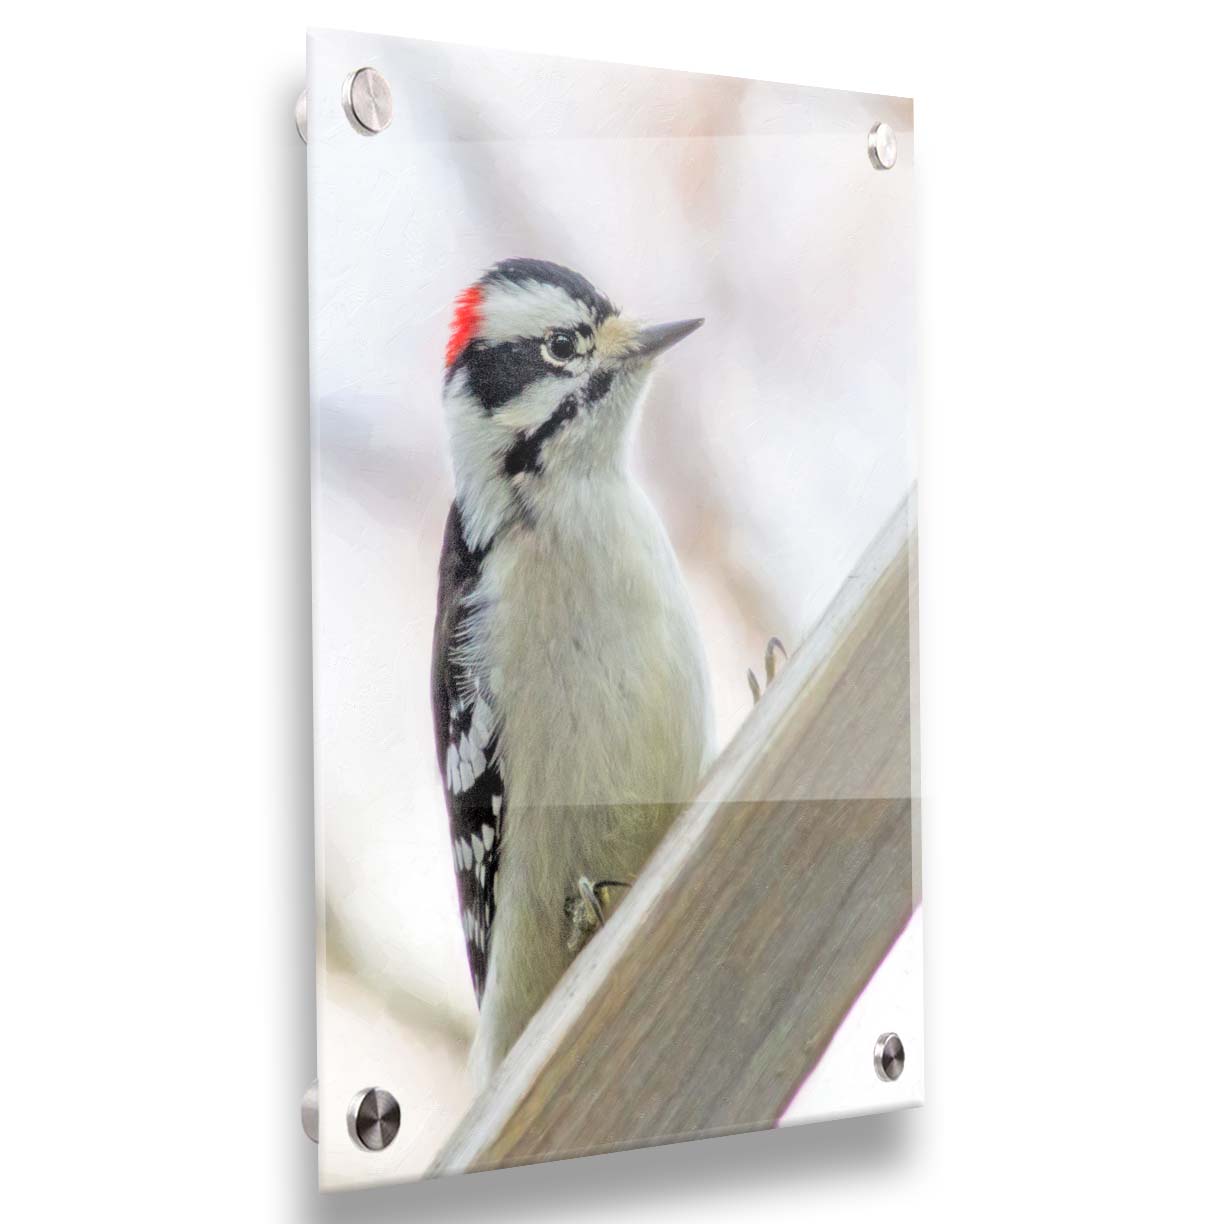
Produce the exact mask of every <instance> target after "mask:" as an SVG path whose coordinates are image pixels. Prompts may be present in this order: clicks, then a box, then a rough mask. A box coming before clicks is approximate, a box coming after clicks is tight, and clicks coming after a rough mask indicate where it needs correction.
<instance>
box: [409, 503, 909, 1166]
mask: <svg viewBox="0 0 1224 1224" xmlns="http://www.w3.org/2000/svg"><path fill="white" fill-rule="evenodd" d="M913 542H914V541H913V536H912V535H911V533H910V531H909V528H908V516H907V508H906V506H902V507H901V508H900V510H899V511H898V513H897V515H895V516H894V518H893V520H892V521H891V522H890V524H889V525H888V526H887V527H886V528H885V530H884V532H882V533H881V536H880V537H879V539H878V540H877V542H876V544H875V545H874V546H873V548H872V549H871V550H869V552H868V553H867V554H866V555H865V556H864V559H863V561H862V562H861V563H860V565H859V566H858V567H856V570H855V572H854V574H852V575H851V578H850V579H849V580H848V581H847V583H846V585H845V587H844V588H843V591H842V593H841V594H840V595H839V597H838V599H837V600H835V601H834V604H833V605H832V607H831V608H830V610H829V612H828V613H827V614H826V616H825V617H824V618H823V619H822V622H821V624H820V625H819V626H817V628H816V630H815V631H814V632H813V633H812V634H811V635H810V636H809V637H808V639H806V640H805V642H804V643H803V644H802V646H801V647H800V648H799V649H798V650H797V651H796V652H795V653H794V656H793V658H792V659H791V661H790V663H789V664H788V666H787V667H786V669H785V670H784V671H783V672H782V673H781V675H779V677H778V678H777V680H776V681H775V683H774V684H773V685H772V686H771V687H770V689H769V690H767V692H766V694H765V696H764V697H763V699H762V701H761V703H760V705H759V706H758V707H757V708H756V710H754V712H753V715H752V716H751V717H750V718H749V719H748V720H747V722H746V723H745V725H744V727H743V728H742V729H741V731H740V733H739V734H738V735H737V736H736V737H735V739H734V740H733V741H732V743H731V744H730V745H729V746H728V748H727V750H726V751H725V752H724V753H723V755H722V756H721V757H720V759H719V760H718V761H717V762H716V763H715V765H714V767H713V769H712V770H711V772H710V775H709V777H708V778H707V780H706V782H705V784H704V785H703V787H702V791H701V794H700V796H699V797H698V799H697V801H696V802H695V803H694V804H693V805H692V807H691V808H690V809H689V810H688V811H687V812H686V813H685V814H684V815H683V816H682V817H681V819H680V820H679V821H678V822H677V824H676V827H675V828H674V829H673V830H672V832H671V833H670V834H669V836H668V838H667V839H666V840H665V842H664V843H663V845H662V846H660V848H659V850H658V852H657V853H656V855H655V856H654V857H653V858H652V860H651V862H650V864H649V865H648V867H647V869H646V871H645V872H644V873H643V875H642V877H641V878H640V879H639V880H638V882H637V883H636V884H635V885H634V887H633V888H632V889H631V890H630V891H629V894H628V896H627V898H626V900H625V902H624V904H622V905H621V907H620V908H619V910H618V911H617V913H616V914H615V915H613V917H612V920H611V921H610V922H609V923H608V925H607V927H606V928H604V930H602V931H601V932H600V933H599V935H598V937H597V938H596V939H595V940H593V941H592V943H591V945H590V946H589V947H588V948H587V949H586V950H585V951H584V953H583V954H582V956H580V957H579V958H578V960H577V961H576V962H575V964H574V966H573V967H572V968H571V970H570V972H569V973H568V974H567V975H566V977H565V978H564V979H563V980H562V982H561V983H560V984H559V985H558V987H557V989H556V990H555V991H554V993H553V995H552V996H551V997H550V999H549V1000H548V1002H547V1003H546V1004H545V1006H544V1008H542V1009H541V1011H540V1013H539V1014H538V1015H537V1016H536V1017H535V1019H534V1020H533V1021H532V1023H531V1025H530V1026H529V1027H528V1029H527V1031H526V1032H525V1033H524V1035H523V1038H522V1039H521V1040H520V1042H519V1044H518V1045H517V1046H516V1047H515V1049H514V1050H513V1051H512V1053H511V1055H510V1057H509V1058H508V1059H507V1060H506V1063H505V1064H504V1066H503V1067H502V1069H501V1071H500V1072H499V1074H498V1075H497V1077H496V1078H495V1080H494V1082H493V1083H492V1084H491V1085H490V1087H489V1089H488V1090H487V1091H486V1093H485V1094H484V1095H483V1096H482V1097H481V1098H480V1099H478V1100H477V1101H476V1103H475V1104H474V1105H473V1107H472V1109H471V1110H470V1111H469V1113H468V1115H467V1117H466V1118H465V1119H464V1120H463V1122H462V1123H461V1124H460V1126H459V1127H458V1129H457V1130H456V1132H455V1134H454V1135H453V1136H452V1137H451V1139H450V1141H449V1142H448V1143H447V1145H446V1147H445V1148H444V1149H443V1151H442V1153H441V1154H440V1155H439V1157H438V1158H437V1160H436V1161H435V1164H434V1167H433V1169H432V1170H431V1172H433V1173H435V1174H437V1173H446V1172H457V1171H462V1170H475V1169H484V1168H492V1167H500V1166H504V1165H511V1164H520V1163H524V1162H528V1161H539V1160H549V1159H558V1158H562V1157H566V1156H575V1155H580V1154H589V1153H593V1152H602V1151H610V1150H616V1149H619V1148H625V1147H635V1146H640V1145H642V1144H651V1143H665V1142H670V1141H674V1140H678V1139H688V1138H696V1137H699V1136H703V1135H712V1134H722V1133H726V1132H729V1131H739V1130H746V1129H752V1128H760V1127H768V1126H771V1125H773V1124H774V1122H775V1121H776V1120H777V1118H778V1117H779V1116H780V1115H781V1114H782V1112H783V1111H784V1109H785V1107H786V1104H787V1102H788V1101H789V1100H790V1098H791V1097H792V1095H793V1094H794V1092H795V1091H796V1090H797V1088H798V1086H799V1084H800V1083H801V1082H802V1081H803V1079H804V1078H805V1077H806V1076H807V1074H808V1073H809V1072H810V1070H811V1068H812V1067H813V1066H814V1065H815V1064H816V1062H818V1061H819V1059H820V1057H821V1055H822V1054H823V1052H824V1050H825V1048H826V1047H827V1046H828V1044H829V1041H830V1040H831V1039H832V1037H833V1034H834V1033H835V1031H836V1029H837V1027H838V1025H839V1024H840V1023H841V1020H842V1018H843V1017H844V1015H845V1013H846V1012H847V1010H848V1009H849V1007H850V1005H851V1004H852V1003H853V1002H854V1000H855V998H856V997H857V996H858V994H859V992H860V991H861V990H862V988H863V986H864V985H865V984H866V982H867V980H868V979H869V978H870V976H871V975H872V973H873V972H874V971H875V969H876V967H877V966H878V965H879V963H880V961H881V960H882V959H883V957H884V956H885V955H886V953H887V951H888V949H889V947H890V946H891V945H892V943H893V941H894V940H895V939H896V937H897V935H898V934H899V933H900V932H901V930H902V929H903V928H904V926H905V924H906V922H907V921H908V919H909V916H910V914H911V912H912V910H913V906H914V903H915V891H916V890H915V879H916V875H915V864H914V862H913V860H912V855H911V821H912V804H911V799H910V796H911V794H912V786H913V774H914V771H913V769H912V761H911V741H912V738H913V737H912V727H911V667H910V651H911V636H912V624H911V621H912V605H913V599H914V593H915V587H914V583H915V581H916V567H915V566H914V565H912V564H911V555H912V553H913Z"/></svg>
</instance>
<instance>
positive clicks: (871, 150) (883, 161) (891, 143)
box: [867, 123, 897, 170]
mask: <svg viewBox="0 0 1224 1224" xmlns="http://www.w3.org/2000/svg"><path fill="white" fill-rule="evenodd" d="M867 156H868V157H869V158H871V164H872V165H873V166H874V167H875V168H876V169H877V170H891V169H892V168H893V167H894V166H895V165H896V164H897V133H896V132H894V131H893V130H892V128H891V127H889V126H888V124H887V123H877V124H876V125H875V127H873V128H872V129H871V131H870V132H868V133H867Z"/></svg>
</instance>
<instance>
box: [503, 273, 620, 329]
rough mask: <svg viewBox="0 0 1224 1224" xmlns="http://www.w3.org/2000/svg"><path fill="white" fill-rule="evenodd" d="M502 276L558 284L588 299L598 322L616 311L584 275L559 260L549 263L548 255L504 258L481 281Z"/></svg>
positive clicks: (519, 281) (514, 281) (577, 298)
mask: <svg viewBox="0 0 1224 1224" xmlns="http://www.w3.org/2000/svg"><path fill="white" fill-rule="evenodd" d="M499 279H500V280H504V281H509V282H510V283H511V284H515V285H521V284H524V283H526V282H527V281H536V282H537V283H539V284H542V285H556V286H557V287H558V288H559V289H564V290H565V292H566V293H568V294H569V295H570V297H572V298H573V299H574V300H575V301H578V302H583V303H585V305H586V306H588V307H589V308H590V311H591V314H592V315H594V317H595V322H596V323H597V324H598V323H602V322H603V321H604V319H606V318H607V317H608V316H609V315H610V314H615V307H614V306H613V305H612V303H611V302H610V301H608V299H607V298H606V297H604V295H603V294H602V293H600V292H599V290H598V289H596V288H595V286H594V285H592V284H591V282H590V281H589V280H587V278H586V277H585V276H580V275H579V274H578V273H577V272H574V271H571V269H569V268H563V267H562V266H561V265H560V264H555V263H549V261H548V260H546V259H503V260H502V261H501V263H499V264H496V265H494V266H493V267H492V268H490V269H489V271H488V272H486V273H485V274H484V276H483V277H482V278H481V283H482V284H488V283H489V282H490V281H495V280H499Z"/></svg>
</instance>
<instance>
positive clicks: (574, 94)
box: [308, 33, 915, 1186]
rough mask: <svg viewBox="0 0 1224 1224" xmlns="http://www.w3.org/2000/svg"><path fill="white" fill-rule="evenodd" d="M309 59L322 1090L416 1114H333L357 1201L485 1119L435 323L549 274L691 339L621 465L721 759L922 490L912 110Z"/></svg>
mask: <svg viewBox="0 0 1224 1224" xmlns="http://www.w3.org/2000/svg"><path fill="white" fill-rule="evenodd" d="M309 55H310V59H309V75H308V94H309V106H310V113H309V131H310V141H309V150H308V164H309V234H310V327H311V393H312V420H313V439H314V451H313V462H314V567H315V568H314V598H315V608H314V624H315V728H316V730H315V734H316V808H317V821H318V881H319V890H320V905H321V907H322V913H323V914H324V924H323V930H322V931H321V934H320V947H319V956H320V974H319V1047H320V1062H319V1075H320V1093H321V1097H322V1098H323V1099H324V1101H326V1100H327V1098H328V1095H329V1093H335V1094H344V1096H345V1098H346V1099H347V1096H348V1095H349V1094H350V1093H351V1091H352V1086H353V1085H355V1084H357V1085H358V1086H364V1085H367V1084H375V1083H377V1084H379V1085H381V1086H383V1087H386V1088H388V1089H390V1090H391V1091H392V1092H394V1093H395V1094H396V1095H397V1097H398V1099H399V1101H400V1103H401V1107H402V1109H403V1126H402V1130H401V1134H400V1137H399V1139H398V1140H397V1142H396V1143H395V1144H394V1145H393V1146H392V1148H390V1149H389V1150H388V1151H387V1152H384V1153H381V1154H379V1155H378V1156H377V1157H371V1156H370V1155H369V1154H363V1153H358V1152H357V1150H356V1149H355V1148H354V1147H353V1145H352V1144H351V1143H350V1141H349V1139H348V1137H347V1134H345V1133H344V1130H343V1121H342V1119H343V1113H344V1111H343V1108H340V1109H338V1110H337V1109H336V1108H334V1107H329V1106H326V1105H325V1106H324V1108H323V1110H322V1111H321V1112H322V1114H323V1116H324V1118H325V1119H326V1120H328V1121H327V1122H326V1124H325V1125H324V1129H323V1133H322V1135H321V1146H320V1170H321V1176H322V1180H323V1184H324V1185H328V1186H340V1185H346V1184H350V1183H352V1182H353V1181H360V1182H362V1183H369V1182H371V1181H375V1180H397V1179H400V1178H403V1177H410V1176H415V1175H417V1174H419V1173H420V1172H421V1171H423V1169H424V1168H425V1166H426V1165H427V1164H428V1162H429V1160H430V1158H431V1157H432V1156H433V1154H434V1152H435V1151H436V1149H437V1148H438V1146H439V1145H440V1144H441V1143H442V1141H443V1140H444V1139H445V1137H446V1135H447V1134H448V1133H449V1130H450V1129H451V1127H452V1126H453V1125H454V1123H455V1122H456V1121H457V1120H458V1118H459V1116H460V1115H461V1114H462V1112H463V1110H464V1109H465V1107H466V1105H467V1104H468V1102H469V1099H470V1089H469V1087H468V1083H467V1078H466V1071H465V1062H466V1053H467V1045H468V1042H469V1040H470V1036H471V1032H472V1029H473V1026H474V1022H475V1004H474V999H473V996H472V989H471V984H470V979H469V977H468V970H467V964H466V959H465V955H464V947H463V938H462V933H461V930H460V926H459V921H458V915H457V903H456V894H455V885H454V880H453V871H452V859H451V855H450V849H449V847H450V839H449V835H448V831H447V821H446V814H445V809H444V805H443V800H442V790H441V785H440V782H439V779H438V776H437V769H436V764H435V757H434V747H433V729H432V718H431V710H430V699H429V664H430V651H431V634H432V627H433V616H434V601H435V594H436V588H435V580H436V566H437V557H438V551H439V545H440V541H441V535H442V527H443V523H444V520H445V517H446V513H447V510H448V508H449V504H450V499H451V493H452V486H451V475H450V467H449V459H448V454H447V447H446V439H445V435H444V430H443V422H442V414H441V410H440V401H439V389H440V380H441V372H442V354H443V350H444V348H445V342H446V334H447V326H448V323H449V314H450V303H451V302H452V300H453V298H454V297H455V295H456V293H458V292H459V291H460V290H461V289H462V288H464V287H465V286H466V285H467V284H469V283H471V282H472V281H473V280H474V279H475V278H476V277H477V276H478V275H479V274H480V272H481V271H482V270H483V269H484V268H485V267H487V266H488V265H489V264H492V263H494V262H496V261H497V260H499V259H502V258H506V257H509V256H532V257H537V258H543V259H551V260H555V261H557V262H559V263H563V264H566V265H569V266H571V267H573V268H575V269H576V270H578V271H579V272H581V273H583V274H584V275H586V276H587V277H588V278H590V279H591V280H592V281H593V282H594V283H595V284H597V285H598V286H599V287H600V288H602V289H603V290H604V291H605V292H607V293H608V294H609V296H611V297H612V299H613V300H614V301H615V302H617V303H618V304H619V305H621V306H622V307H624V308H625V309H626V310H627V311H629V312H631V313H633V314H635V315H638V316H640V317H643V318H646V319H654V320H667V319H672V318H678V317H687V316H690V315H704V316H705V318H706V320H707V322H706V326H705V327H704V328H703V329H702V330H701V331H699V332H698V333H697V334H696V335H695V336H693V337H692V339H690V340H688V341H686V342H685V343H684V344H683V345H681V346H679V347H678V348H677V349H676V350H675V351H674V352H672V353H669V354H668V356H667V358H666V359H665V360H664V361H663V362H661V363H660V367H659V370H658V373H657V375H656V378H655V381H654V384H653V387H652V389H651V391H650V392H649V394H648V398H647V400H646V404H645V409H644V412H643V414H642V420H641V427H640V431H639V436H638V439H637V442H636V444H635V451H634V464H635V466H636V470H637V474H638V476H639V477H640V479H641V481H642V483H643V485H644V486H645V488H646V489H647V491H648V492H649V494H650V496H651V498H652V499H653V501H654V503H655V505H656V506H657V507H658V509H659V511H660V513H661V515H662V516H663V519H664V521H665V523H666V525H667V528H668V530H669V532H670V535H671V538H672V541H673V543H674V545H675V547H676V550H677V553H678V554H679V558H680V562H681V565H682V566H683V569H684V572H685V576H686V578H687V581H688V584H689V587H690V590H691V592H692V595H693V598H694V602H695V604H696V608H697V613H698V617H699V620H700V624H701V630H702V634H703V638H704V642H705V647H706V651H707V655H708V658H709V662H710V670H711V674H712V679H713V686H714V701H715V715H716V725H717V736H718V741H719V744H720V745H722V744H725V743H726V741H727V740H728V739H729V738H730V736H731V735H732V734H733V732H734V731H735V729H736V728H737V726H738V725H739V723H740V722H741V720H742V719H743V718H744V716H745V715H746V714H747V712H748V711H749V709H750V708H751V696H750V693H749V689H748V685H747V683H746V679H745V673H746V669H747V668H749V667H753V668H754V669H755V670H756V671H757V673H758V674H760V672H761V656H762V652H763V648H764V645H765V642H766V640H767V639H768V638H769V637H770V636H771V635H775V634H776V635H777V636H779V637H780V638H781V639H782V640H783V642H785V643H786V644H787V645H788V646H793V644H794V643H796V642H797V641H798V640H799V639H800V638H801V637H802V636H803V634H804V632H805V631H806V630H807V629H808V628H810V627H811V626H812V625H813V624H814V623H815V621H816V620H817V619H818V618H819V616H820V614H821V612H822V611H823V610H824V608H825V606H826V605H827V604H828V602H829V600H830V598H831V597H832V596H833V595H834V593H835V592H836V590H837V588H838V586H839V585H840V583H841V581H842V580H843V578H844V577H845V576H846V574H847V572H848V570H849V568H850V566H851V565H852V564H853V563H854V561H855V560H856V559H857V558H858V556H859V555H860V554H861V552H862V551H863V549H864V548H865V547H866V546H867V544H868V543H869V542H870V540H871V539H872V537H873V536H874V535H875V533H876V531H877V530H878V529H879V528H880V527H881V526H882V525H883V523H884V522H885V520H886V519H887V518H888V516H889V515H890V514H891V513H892V511H893V510H894V509H895V508H896V506H897V505H898V503H899V502H900V501H901V500H902V498H903V497H904V495H905V492H906V490H907V488H908V486H909V484H910V482H911V480H912V477H913V464H912V460H911V436H910V429H911V424H912V421H911V415H912V385H913V375H914V368H913V367H914V340H915V337H914V300H913V294H914V286H913V262H914V253H913V235H912V225H913V217H912V175H911V165H912V112H911V107H910V103H909V102H908V101H905V100H901V99H895V98H880V97H871V96H866V95H859V94H851V93H843V92H835V91H825V90H814V89H804V88H799V87H794V86H782V85H771V84H761V83H754V82H745V81H739V80H735V79H731V78H722V77H707V76H695V75H688V74H681V73H668V72H663V71H659V70H653V69H644V68H629V67H623V66H613V65H606V64H594V63H586V62H581V61H563V60H555V59H548V58H543V57H538V58H537V57H530V56H523V55H511V54H506V53H499V52H493V51H483V50H476V49H470V48H458V47H447V46H444V45H440V44H428V43H416V42H405V41H399V40H394V39H382V38H374V37H372V36H359V35H348V34H335V33H326V34H319V33H316V34H314V35H312V37H311V40H310V44H309ZM364 64H369V65H372V66H374V67H376V68H378V69H379V71H380V72H382V73H383V75H384V76H385V77H386V78H387V80H388V81H389V83H390V85H391V89H392V94H393V98H394V105H395V117H394V121H393V123H392V125H391V127H390V128H389V129H388V130H387V131H385V132H384V133H382V134H381V135H379V136H377V137H375V138H364V137H362V136H359V135H358V134H357V133H356V132H354V131H353V129H352V128H351V127H349V125H348V123H347V121H346V120H345V119H344V116H343V114H342V112H341V110H340V107H339V106H338V105H336V104H335V103H336V99H337V98H338V96H339V91H340V87H341V82H342V81H343V80H344V78H345V76H347V74H348V73H349V72H350V71H351V70H352V69H354V68H356V67H359V66H361V65H364ZM880 120H883V121H886V122H888V123H889V124H891V125H892V127H893V128H894V129H895V130H896V132H897V134H898V137H899V142H900V145H901V156H900V158H899V159H898V164H897V165H896V167H894V168H893V169H892V170H889V171H887V172H881V171H877V170H875V169H873V168H872V166H871V164H870V162H869V160H868V157H867V151H866V139H867V132H868V131H869V129H870V128H871V126H872V124H874V123H875V122H877V121H880ZM358 1081H360V1084H358ZM336 1118H340V1119H341V1122H340V1124H339V1126H338V1127H337V1125H336V1123H335V1119H336Z"/></svg>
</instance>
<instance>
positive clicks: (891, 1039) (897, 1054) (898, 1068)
mask: <svg viewBox="0 0 1224 1224" xmlns="http://www.w3.org/2000/svg"><path fill="white" fill-rule="evenodd" d="M875 1069H876V1074H877V1075H878V1076H879V1077H880V1078H881V1079H882V1080H895V1079H899V1078H900V1076H901V1072H902V1071H904V1070H905V1047H904V1046H903V1045H902V1044H901V1038H900V1037H898V1036H897V1034H896V1033H882V1034H881V1035H880V1039H879V1041H877V1042H876V1044H875Z"/></svg>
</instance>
